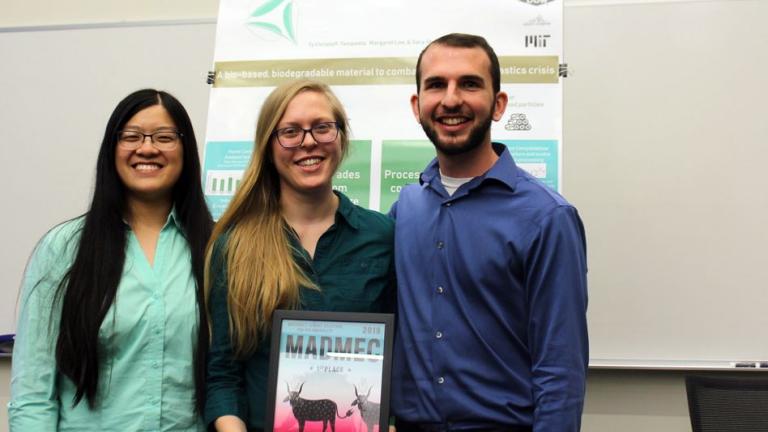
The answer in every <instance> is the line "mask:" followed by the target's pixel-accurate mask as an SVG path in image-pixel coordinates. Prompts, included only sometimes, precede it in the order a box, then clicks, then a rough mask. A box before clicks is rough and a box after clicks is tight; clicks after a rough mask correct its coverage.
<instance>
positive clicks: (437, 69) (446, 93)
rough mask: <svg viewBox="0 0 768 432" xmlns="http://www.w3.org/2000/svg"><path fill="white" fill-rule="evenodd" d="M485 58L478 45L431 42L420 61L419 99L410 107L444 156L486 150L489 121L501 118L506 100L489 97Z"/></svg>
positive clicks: (491, 94) (500, 96)
mask: <svg viewBox="0 0 768 432" xmlns="http://www.w3.org/2000/svg"><path fill="white" fill-rule="evenodd" d="M490 64H491V63H490V60H489V59H488V55H487V54H486V53H485V52H484V51H483V50H482V49H481V48H479V47H474V48H463V47H453V46H448V45H440V44H435V45H432V46H430V47H429V48H428V49H427V51H425V52H424V55H423V57H422V59H421V65H420V71H421V82H420V83H419V84H420V90H419V94H418V95H414V96H412V97H411V108H412V109H413V114H414V116H416V119H417V120H418V121H419V123H421V126H422V128H423V129H424V132H425V133H426V134H427V136H428V137H429V139H430V140H431V141H432V143H433V144H434V145H435V147H436V148H437V150H438V152H440V153H442V154H444V155H448V156H450V155H460V154H464V153H468V152H472V151H473V150H475V149H477V148H478V147H480V146H482V145H487V146H490V142H491V138H490V129H491V120H494V121H498V120H499V119H501V116H502V114H503V113H504V109H505V108H506V103H507V96H506V94H505V93H503V92H499V93H497V94H494V91H493V82H492V78H491V73H490Z"/></svg>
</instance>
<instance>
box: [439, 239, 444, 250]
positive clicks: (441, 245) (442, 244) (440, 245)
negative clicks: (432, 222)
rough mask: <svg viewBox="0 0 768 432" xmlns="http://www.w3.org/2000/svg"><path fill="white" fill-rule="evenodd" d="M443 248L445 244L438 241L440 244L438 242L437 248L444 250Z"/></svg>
mask: <svg viewBox="0 0 768 432" xmlns="http://www.w3.org/2000/svg"><path fill="white" fill-rule="evenodd" d="M443 246H445V243H443V242H442V241H438V242H437V248H438V249H442V248H443Z"/></svg>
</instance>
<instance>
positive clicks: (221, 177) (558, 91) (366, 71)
mask: <svg viewBox="0 0 768 432" xmlns="http://www.w3.org/2000/svg"><path fill="white" fill-rule="evenodd" d="M562 11H563V5H562V0H514V1H513V0H479V1H474V2H444V1H438V0H424V1H418V2H412V1H405V0H391V1H387V2H380V1H372V0H358V1H355V2H349V1H341V0H325V1H300V0H276V1H268V2H264V1H258V2H253V1H236V0H222V1H221V4H220V11H219V19H218V24H217V31H216V48H215V55H214V62H215V70H214V84H213V88H212V90H211V97H210V105H209V115H208V127H207V137H206V149H205V162H204V171H205V174H204V182H205V193H206V197H207V200H208V203H209V205H210V207H211V210H212V212H213V214H214V217H216V218H218V217H219V216H220V215H221V214H222V212H223V211H224V209H225V208H226V206H227V204H228V203H229V200H230V199H231V197H232V195H233V194H234V192H235V190H237V187H238V185H239V182H240V179H241V177H242V171H243V169H244V168H245V167H246V166H247V164H248V161H249V159H250V157H251V152H252V149H253V137H254V134H255V127H256V118H257V116H258V113H259V109H260V107H261V104H262V102H263V101H264V99H265V98H266V96H267V95H268V94H269V92H270V91H272V90H273V89H274V87H275V86H277V85H279V84H280V83H283V82H285V81H288V80H294V79H298V78H309V79H316V80H319V81H323V82H325V83H327V84H329V85H330V86H331V87H332V88H333V90H334V92H335V93H336V94H337V96H338V97H339V99H340V100H341V102H342V103H343V104H344V106H345V108H346V110H347V114H348V116H349V121H350V126H351V130H352V140H351V147H350V154H349V156H348V158H347V159H346V160H345V161H344V162H343V163H342V165H341V167H340V168H339V170H338V172H337V174H336V177H335V179H334V188H335V189H337V190H338V191H340V192H343V193H345V194H346V195H347V196H349V198H350V199H351V200H352V201H353V202H354V203H356V204H359V205H361V206H364V207H368V208H371V209H374V210H380V211H383V212H386V211H388V210H389V208H390V206H391V205H392V203H393V202H394V201H395V200H396V199H397V194H398V192H399V191H400V188H401V187H402V185H404V184H406V183H414V182H417V181H418V175H419V173H420V172H421V170H422V169H423V168H424V167H425V166H426V164H427V163H428V162H429V161H430V160H431V159H432V158H433V157H434V155H435V152H434V149H433V147H432V145H431V143H430V142H429V141H428V140H427V138H426V136H425V135H424V132H423V131H422V129H421V127H420V125H419V124H418V122H417V121H416V120H415V118H414V116H413V114H412V112H411V107H410V103H409V99H410V96H411V95H412V94H413V93H415V91H416V85H415V67H416V61H417V58H418V55H419V53H420V52H421V50H423V49H424V47H425V46H426V45H427V44H428V43H429V42H430V41H432V40H433V39H435V38H437V37H439V36H442V35H444V34H447V33H453V32H460V33H472V34H478V35H481V36H483V37H485V38H486V39H487V40H488V42H489V43H490V44H491V46H492V47H493V48H494V50H495V51H496V54H497V55H498V56H499V60H500V64H501V71H502V75H501V79H502V90H503V91H506V92H507V93H508V94H509V98H510V102H509V105H508V107H507V110H506V112H505V114H504V117H503V119H502V120H501V121H499V122H496V123H494V125H493V131H492V137H493V139H494V140H495V141H499V142H502V143H504V144H506V145H507V146H508V147H509V148H510V150H511V152H512V155H513V157H514V158H515V160H516V162H518V164H519V165H521V166H522V167H523V168H524V169H526V170H528V171H529V172H531V173H532V174H534V175H535V176H536V177H538V178H540V179H541V180H542V181H544V182H545V183H546V184H548V185H549V186H550V187H552V188H553V189H555V190H559V189H560V188H561V175H560V173H561V160H562V157H561V155H562V87H561V84H560V77H559V64H560V58H561V55H562Z"/></svg>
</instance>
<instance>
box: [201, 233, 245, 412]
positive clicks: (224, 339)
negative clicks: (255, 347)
mask: <svg viewBox="0 0 768 432" xmlns="http://www.w3.org/2000/svg"><path fill="white" fill-rule="evenodd" d="M225 241H226V240H225V238H224V237H222V238H220V239H219V241H217V242H216V245H215V246H214V250H213V253H212V256H211V267H210V274H211V279H212V282H211V292H210V298H209V302H208V308H209V313H210V323H211V347H210V350H209V352H208V357H207V362H206V369H207V371H206V372H207V373H206V403H205V413H204V420H205V423H206V424H207V425H210V424H211V423H213V422H214V421H216V419H217V418H219V417H222V416H225V415H235V416H237V417H240V418H241V419H242V420H243V421H246V408H245V399H244V395H243V384H242V381H243V365H242V362H241V361H239V360H238V359H236V358H235V356H234V352H233V349H232V342H231V339H230V333H229V310H228V308H227V271H226V260H225V258H224V244H225Z"/></svg>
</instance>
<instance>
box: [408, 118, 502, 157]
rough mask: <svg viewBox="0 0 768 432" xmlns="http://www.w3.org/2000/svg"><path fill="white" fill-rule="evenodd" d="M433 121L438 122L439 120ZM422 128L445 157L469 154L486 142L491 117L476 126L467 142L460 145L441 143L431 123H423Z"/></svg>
mask: <svg viewBox="0 0 768 432" xmlns="http://www.w3.org/2000/svg"><path fill="white" fill-rule="evenodd" d="M432 121H433V122H437V120H432ZM421 128H422V129H424V133H425V134H427V137H428V138H429V140H430V141H432V144H433V145H434V146H435V148H436V149H437V151H439V152H440V153H442V154H445V155H449V156H455V155H460V154H464V153H469V152H471V151H473V150H475V149H477V148H478V147H480V145H482V144H483V142H485V137H486V134H487V133H488V131H489V130H490V129H491V116H490V115H488V117H486V118H485V119H483V120H481V121H480V122H479V123H478V124H477V125H475V127H473V128H472V130H471V131H470V132H469V136H468V137H467V139H466V141H464V142H463V143H458V144H449V143H446V142H443V141H440V139H439V138H438V135H437V131H436V130H435V128H433V127H432V126H431V123H428V122H425V121H422V122H421Z"/></svg>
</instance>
